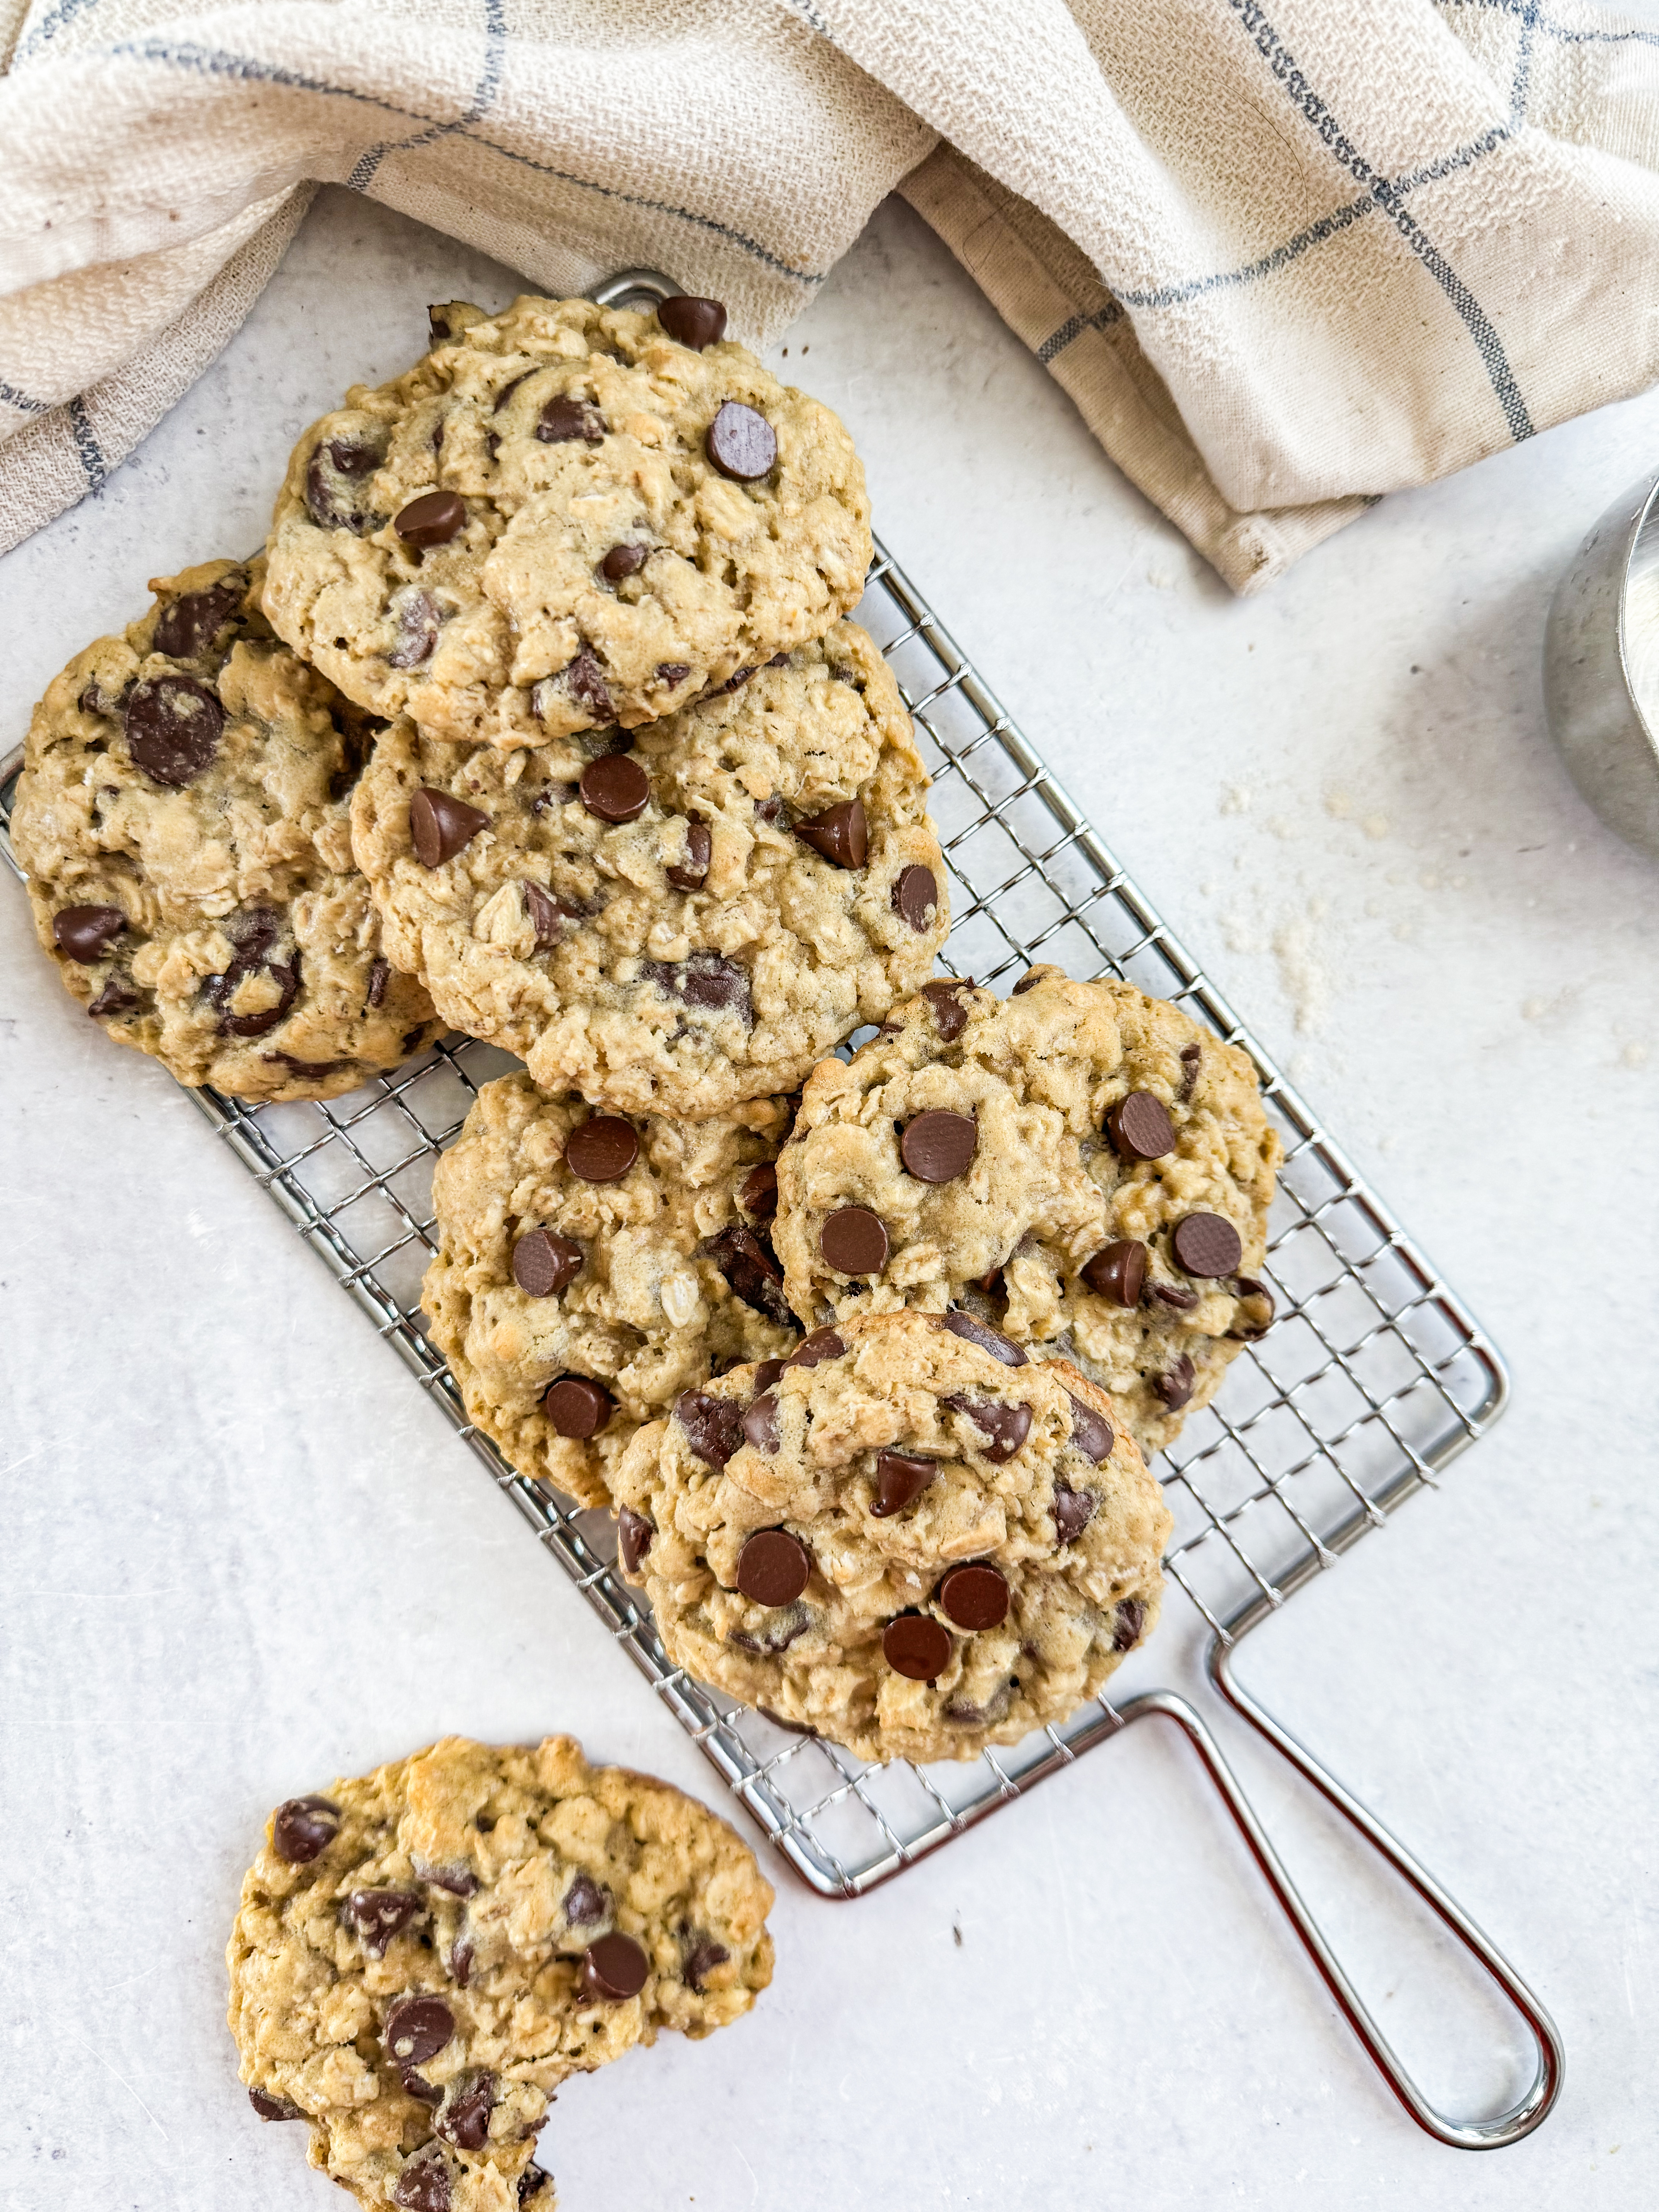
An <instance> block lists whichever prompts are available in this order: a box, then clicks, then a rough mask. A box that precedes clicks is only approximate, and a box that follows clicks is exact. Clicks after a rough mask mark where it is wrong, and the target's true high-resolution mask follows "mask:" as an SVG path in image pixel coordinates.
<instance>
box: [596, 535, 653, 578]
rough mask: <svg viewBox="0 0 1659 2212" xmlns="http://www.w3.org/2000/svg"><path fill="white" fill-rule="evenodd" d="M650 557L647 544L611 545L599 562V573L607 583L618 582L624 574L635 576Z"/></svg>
mask: <svg viewBox="0 0 1659 2212" xmlns="http://www.w3.org/2000/svg"><path fill="white" fill-rule="evenodd" d="M650 558H651V548H650V547H649V546H648V545H613V546H612V547H611V550H610V551H609V552H608V553H607V554H606V555H605V558H604V560H603V561H601V562H600V563H599V574H600V575H602V576H603V577H604V578H605V580H606V582H607V583H611V584H620V583H621V582H622V580H623V578H624V577H625V576H637V575H638V574H639V573H640V570H641V568H644V566H645V564H646V562H647V561H648V560H649V559H650Z"/></svg>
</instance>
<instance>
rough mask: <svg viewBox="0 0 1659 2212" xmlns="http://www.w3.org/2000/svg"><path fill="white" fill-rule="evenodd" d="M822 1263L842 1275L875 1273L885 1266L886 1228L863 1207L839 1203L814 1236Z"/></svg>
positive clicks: (878, 1217) (879, 1218) (875, 1216)
mask: <svg viewBox="0 0 1659 2212" xmlns="http://www.w3.org/2000/svg"><path fill="white" fill-rule="evenodd" d="M818 1249H819V1251H820V1252H821V1253H822V1254H823V1259H824V1264H825V1265H826V1266H827V1267H833V1268H834V1269H835V1270H836V1273H837V1274H842V1275H878V1274H880V1273H881V1271H882V1269H883V1268H884V1267H885V1266H886V1265H887V1249H888V1246H887V1231H886V1229H885V1228H884V1225H883V1223H882V1220H881V1217H880V1215H879V1214H876V1213H872V1212H871V1211H870V1209H869V1207H868V1206H842V1207H840V1208H839V1209H838V1210H837V1211H836V1212H834V1213H832V1214H831V1215H830V1216H829V1218H828V1219H827V1220H826V1221H825V1223H824V1225H823V1229H822V1230H821V1231H820V1232H819V1235H818Z"/></svg>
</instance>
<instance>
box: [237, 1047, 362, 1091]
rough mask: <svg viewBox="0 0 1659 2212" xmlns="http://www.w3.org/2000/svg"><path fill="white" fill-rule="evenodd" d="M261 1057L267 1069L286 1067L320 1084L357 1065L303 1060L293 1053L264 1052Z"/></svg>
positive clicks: (346, 1062) (346, 1061) (309, 1081)
mask: <svg viewBox="0 0 1659 2212" xmlns="http://www.w3.org/2000/svg"><path fill="white" fill-rule="evenodd" d="M259 1057H260V1059H261V1060H264V1064H265V1066H267V1067H286V1068H288V1069H289V1071H290V1072H291V1073H293V1074H295V1075H300V1076H303V1077H304V1078H305V1079H306V1081H307V1083H320V1082H321V1081H322V1080H323V1079H324V1077H325V1076H327V1075H338V1074H340V1073H342V1072H343V1070H344V1069H346V1068H348V1067H351V1066H355V1065H356V1063H355V1062H354V1061H352V1060H301V1058H300V1057H299V1056H298V1054H295V1053H291V1052H262V1053H261V1054H259Z"/></svg>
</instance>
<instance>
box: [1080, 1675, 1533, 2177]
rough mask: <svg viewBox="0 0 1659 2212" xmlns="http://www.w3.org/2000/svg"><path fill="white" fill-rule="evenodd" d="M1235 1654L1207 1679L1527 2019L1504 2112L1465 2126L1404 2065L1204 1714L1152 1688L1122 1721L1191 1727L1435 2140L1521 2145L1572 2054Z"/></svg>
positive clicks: (1487, 1944) (1279, 1889)
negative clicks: (1300, 1738)
mask: <svg viewBox="0 0 1659 2212" xmlns="http://www.w3.org/2000/svg"><path fill="white" fill-rule="evenodd" d="M1232 1658H1233V1654H1232V1649H1231V1646H1230V1645H1228V1644H1223V1643H1222V1642H1221V1641H1220V1640H1219V1639H1216V1640H1215V1641H1214V1642H1212V1644H1211V1646H1210V1653H1209V1673H1210V1679H1211V1680H1212V1682H1213V1683H1214V1685H1215V1687H1216V1689H1217V1690H1218V1692H1219V1693H1220V1695H1221V1696H1222V1697H1224V1698H1225V1699H1226V1701H1227V1703H1228V1704H1229V1705H1231V1707H1232V1708H1233V1710H1234V1711H1235V1712H1237V1714H1238V1715H1239V1716H1240V1717H1241V1718H1243V1719H1244V1720H1246V1721H1248V1722H1249V1724H1250V1726H1251V1727H1252V1728H1253V1729H1255V1730H1256V1732H1257V1734H1258V1735H1261V1736H1263V1737H1265V1738H1266V1740H1267V1741H1268V1742H1269V1743H1270V1744H1272V1746H1273V1748H1274V1750H1275V1751H1277V1752H1279V1753H1281V1754H1282V1755H1283V1756H1284V1757H1285V1759H1288V1760H1289V1762H1290V1763H1291V1765H1292V1766H1294V1767H1295V1768H1296V1770H1297V1772H1298V1773H1299V1774H1301V1775H1302V1776H1303V1777H1304V1779H1305V1780H1307V1781H1308V1782H1310V1783H1311V1784H1312V1785H1313V1787H1314V1788H1315V1789H1316V1790H1318V1792H1319V1794H1320V1796H1322V1797H1323V1798H1324V1799H1325V1801H1326V1802H1327V1803H1328V1804H1330V1805H1332V1806H1334V1808H1336V1810H1337V1811H1338V1812H1339V1813H1340V1814H1341V1815H1342V1816H1343V1818H1344V1819H1345V1820H1346V1821H1347V1822H1348V1823H1349V1825H1350V1826H1352V1827H1353V1828H1354V1829H1356V1830H1357V1831H1358V1833H1359V1834H1360V1835H1362V1836H1363V1837H1364V1839H1365V1841H1366V1842H1367V1843H1368V1844H1370V1845H1371V1847H1372V1849H1373V1850H1376V1851H1377V1852H1379V1853H1380V1854H1381V1856H1382V1857H1383V1858H1384V1859H1386V1860H1387V1861H1388V1863H1389V1865H1390V1866H1391V1867H1392V1868H1393V1869H1394V1870H1395V1873H1396V1874H1398V1875H1400V1876H1401V1879H1402V1880H1403V1881H1406V1882H1407V1883H1408V1884H1409V1885H1410V1887H1412V1888H1413V1890H1414V1891H1415V1892H1416V1893H1417V1894H1418V1896H1419V1897H1420V1898H1421V1899H1423V1901H1424V1903H1425V1905H1428V1906H1429V1907H1430V1908H1431V1910H1432V1911H1433V1912H1434V1913H1435V1914H1436V1915H1437V1917H1438V1918H1439V1919H1440V1920H1441V1921H1442V1922H1443V1924H1444V1925H1445V1927H1446V1928H1447V1929H1449V1931H1450V1932H1451V1934H1452V1935H1453V1936H1455V1937H1456V1939H1457V1941H1458V1942H1460V1943H1461V1944H1462V1946H1463V1948H1464V1949H1465V1950H1466V1951H1468V1953H1469V1954H1471V1956H1473V1957H1474V1959H1476V1960H1478V1961H1479V1962H1480V1965H1481V1966H1483V1967H1484V1968H1485V1969H1486V1972H1487V1973H1488V1974H1489V1975H1490V1976H1491V1977H1492V1980H1493V1981H1495V1982H1496V1983H1497V1984H1498V1988H1499V1989H1500V1990H1502V1991H1503V1992H1504V1996H1506V1997H1507V1998H1508V1999H1509V2001H1510V2003H1511V2004H1512V2005H1513V2006H1514V2008H1515V2009H1516V2012H1518V2013H1519V2014H1520V2015H1521V2017H1522V2020H1523V2021H1525V2023H1526V2026H1527V2028H1528V2032H1529V2033H1530V2034H1531V2036H1532V2039H1533V2041H1534V2045H1535V2047H1536V2049H1537V2052H1538V2064H1537V2068H1536V2070H1535V2071H1534V2075H1533V2079H1532V2083H1531V2086H1530V2087H1528V2090H1527V2092H1526V2093H1525V2094H1524V2095H1523V2096H1522V2098H1521V2099H1520V2100H1519V2101H1518V2102H1517V2103H1516V2104H1514V2105H1511V2106H1510V2108H1509V2109H1508V2111H1507V2112H1499V2113H1498V2114H1497V2115H1496V2116H1495V2117H1494V2118H1492V2119H1488V2120H1471V2121H1466V2122H1462V2123H1459V2122H1458V2121H1455V2120H1450V2119H1448V2118H1446V2116H1445V2114H1444V2113H1443V2112H1437V2110H1436V2109H1435V2107H1434V2106H1432V2105H1431V2103H1430V2102H1429V2100H1428V2099H1427V2098H1426V2097H1425V2095H1424V2094H1423V2092H1422V2091H1421V2090H1420V2089H1419V2087H1418V2086H1417V2084H1416V2082H1415V2081H1413V2079H1412V2077H1411V2075H1409V2074H1408V2073H1407V2071H1406V2069H1405V2066H1404V2065H1403V2063H1401V2059H1400V2057H1399V2055H1398V2053H1397V2052H1396V2051H1395V2049H1394V2046H1393V2045H1391V2044H1390V2043H1389V2039H1388V2037H1387V2036H1386V2035H1384V2033H1383V2030H1382V2027H1380V2026H1379V2024H1378V2022H1377V2021H1376V2016H1375V2015H1373V2013H1372V2012H1371V2010H1370V2007H1369V2006H1368V2005H1367V2004H1366V2003H1365V2001H1364V1998H1363V1997H1362V1996H1360V1995H1359V1992H1358V1990H1356V1989H1355V1987H1354V1985H1353V1984H1352V1982H1351V1981H1350V1980H1349V1978H1348V1976H1347V1973H1346V1971H1345V1970H1344V1967H1343V1966H1342V1962H1341V1960H1340V1959H1339V1958H1338V1957H1337V1955H1336V1954H1335V1952H1334V1951H1333V1950H1332V1948H1331V1947H1330V1945H1329V1943H1328V1942H1327V1941H1326V1938H1325V1936H1324V1932H1323V1930H1322V1929H1321V1927H1320V1925H1319V1923H1318V1922H1317V1921H1316V1919H1315V1918H1314V1917H1313V1915H1312V1913H1311V1912H1310V1911H1309V1910H1308V1907H1307V1905H1306V1903H1305V1902H1304V1899H1303V1897H1302V1895H1301V1893H1300V1892H1299V1891H1298V1889H1297V1886H1296V1884H1295V1882H1294V1881H1292V1880H1291V1875H1290V1872H1289V1869H1287V1868H1286V1866H1285V1862H1284V1861H1283V1859H1281V1858H1280V1857H1279V1852H1278V1850H1277V1849H1276V1848H1275V1846H1274V1844H1273V1838H1271V1837H1270V1836H1269V1835H1268V1833H1267V1830H1266V1828H1264V1827H1263V1826H1262V1825H1261V1820H1260V1818H1259V1817H1258V1815H1257V1814H1256V1811H1255V1807H1254V1806H1253V1805H1252V1804H1251V1803H1250V1801H1249V1798H1248V1797H1247V1796H1245V1794H1244V1790H1243V1787H1242V1785H1241V1784H1240V1782H1239V1779H1238V1777H1237V1775H1236V1774H1235V1773H1234V1771H1233V1770H1232V1768H1231V1766H1230V1765H1228V1763H1227V1760H1226V1758H1225V1755H1224V1753H1223V1752H1222V1749H1221V1747H1220V1745H1219V1744H1218V1742H1217V1741H1216V1740H1215V1737H1214V1736H1213V1735H1212V1734H1211V1732H1210V1729H1209V1728H1208V1727H1207V1726H1206V1723H1205V1722H1204V1719H1203V1717H1202V1716H1201V1715H1200V1713H1198V1712H1197V1711H1195V1709H1194V1707H1193V1706H1192V1705H1189V1704H1188V1701H1187V1699H1185V1698H1182V1697H1177V1696H1176V1694H1175V1693H1174V1692H1172V1691H1169V1690H1153V1691H1149V1692H1147V1693H1146V1695H1145V1696H1143V1697H1139V1698H1134V1699H1131V1700H1130V1701H1129V1702H1128V1703H1127V1704H1126V1705H1123V1706H1121V1708H1120V1714H1121V1719H1122V1722H1123V1723H1124V1725H1125V1726H1126V1727H1127V1725H1128V1724H1129V1723H1132V1722H1133V1721H1138V1720H1145V1719H1149V1718H1161V1719H1164V1720H1171V1721H1174V1722H1175V1723H1176V1726H1177V1727H1178V1728H1180V1729H1183V1730H1184V1731H1185V1733H1186V1735H1187V1737H1188V1741H1190V1742H1191V1744H1192V1746H1193V1748H1194V1750H1195V1751H1196V1752H1197V1753H1198V1755H1199V1757H1200V1759H1202V1760H1203V1762H1204V1765H1205V1767H1206V1770H1207V1771H1208V1773H1209V1777H1210V1779H1211V1781H1212V1782H1213V1783H1214V1784H1215V1786H1216V1788H1217V1790H1218V1791H1219V1792H1220V1794H1221V1797H1222V1800H1223V1802H1225V1805H1226V1808H1227V1810H1228V1811H1229V1812H1230V1813H1231V1815H1232V1817H1233V1820H1234V1821H1235V1822H1236V1823H1237V1827H1238V1831H1239V1832H1240V1834H1241V1835H1242V1836H1243V1838H1244V1841H1245V1843H1246V1844H1247V1845H1248V1847H1249V1852H1250V1856H1251V1857H1253V1858H1254V1859H1255V1863H1256V1864H1257V1866H1258V1867H1259V1868H1260V1869H1261V1873H1262V1875H1263V1876H1264V1878H1265V1880H1266V1881H1267V1887H1269V1888H1270V1889H1271V1890H1272V1891H1273V1895H1274V1896H1275V1897H1276V1898H1277V1899H1278V1900H1279V1905H1281V1906H1282V1908H1283V1909H1284V1911H1285V1917H1286V1918H1287V1919H1288V1920H1289V1921H1290V1923H1291V1926H1292V1927H1293V1928H1294V1929H1296V1932H1297V1935H1298V1936H1300V1937H1301V1939H1302V1942H1303V1945H1304V1948H1305V1949H1306V1951H1307V1953H1308V1955H1309V1957H1310V1959H1311V1960H1313V1963H1314V1966H1315V1968H1316V1971H1317V1972H1318V1974H1319V1977H1320V1978H1321V1980H1322V1982H1323V1983H1324V1984H1325V1986H1326V1988H1327V1989H1328V1990H1329V1991H1330V1993H1331V1995H1332V1996H1333V1997H1334V1999H1335V2001H1336V2005H1337V2009H1338V2010H1339V2011H1340V2013H1341V2015H1342V2016H1343V2018H1344V2019H1345V2020H1346V2021H1347V2023H1348V2025H1349V2027H1351V2028H1352V2030H1353V2032H1354V2033H1355V2034H1356V2035H1357V2036H1358V2038H1359V2040H1360V2042H1361V2043H1362V2044H1363V2045H1364V2047H1365V2050H1366V2052H1367V2054H1368V2055H1369V2056H1370V2059H1371V2061H1372V2063H1374V2064H1375V2065H1376V2068H1377V2069H1378V2071H1379V2072H1380V2073H1381V2074H1382V2075H1383V2080H1384V2081H1387V2083H1388V2085H1389V2087H1390V2088H1391V2089H1392V2090H1393V2091H1394V2093H1395V2096H1396V2097H1398V2098H1399V2100H1400V2101H1401V2104H1402V2105H1403V2106H1405V2108H1406V2110H1407V2112H1409V2113H1410V2115H1411V2117H1412V2118H1413V2119H1414V2120H1415V2121H1416V2123H1417V2124H1418V2126H1419V2127H1420V2128H1421V2129H1423V2130H1424V2131H1425V2133H1426V2134H1428V2135H1431V2136H1433V2137H1434V2138H1435V2140H1436V2141H1437V2142H1443V2143H1447V2144H1449V2146H1450V2147H1451V2148H1453V2149H1454V2150H1502V2149H1503V2148H1504V2147H1505V2146H1506V2145H1508V2144H1510V2143H1514V2142H1520V2141H1521V2139H1522V2136H1528V2135H1530V2134H1531V2133H1532V2131H1533V2130H1534V2128H1536V2127H1538V2126H1540V2125H1541V2124H1542V2123H1543V2122H1544V2121H1545V2120H1546V2119H1547V2118H1548V2117H1549V2114H1550V2112H1551V2109H1552V2107H1553V2106H1554V2103H1555V2100H1556V2099H1557V2098H1558V2097H1559V2095H1560V2093H1561V2085H1562V2082H1563V2081H1564V2080H1565V2069H1566V2054H1565V2051H1564V2049H1563V2047H1562V2043H1561V2038H1560V2035H1559V2033H1558V2031H1557V2029H1556V2026H1555V2022H1554V2021H1553V2020H1552V2019H1551V2018H1550V2016H1549V2015H1548V2013H1547V2011H1546V2010H1545V2009H1544V2007H1543V2006H1542V2004H1541V2002H1539V2000H1538V1998H1537V1997H1536V1996H1535V1995H1534V1993H1533V1991H1532V1990H1530V1989H1529V1988H1528V1985H1527V1984H1526V1983H1525V1982H1523V1981H1522V1978H1521V1977H1520V1975H1519V1974H1518V1973H1517V1972H1516V1970H1515V1968H1514V1967H1513V1966H1511V1965H1510V1962H1509V1960H1507V1959H1506V1958H1505V1957H1504V1954H1503V1953H1502V1952H1501V1951H1499V1950H1498V1948H1497V1946H1496V1945H1495V1944H1494V1943H1493V1942H1492V1939H1491V1937H1490V1936H1487V1935H1486V1933H1485V1931H1484V1930H1483V1929H1481V1928H1480V1927H1479V1926H1478V1925H1477V1924H1476V1923H1475V1922H1474V1920H1472V1919H1471V1918H1470V1917H1469V1915H1468V1913H1467V1912H1465V1911H1464V1910H1463V1908H1462V1905H1459V1904H1458V1902H1457V1901H1456V1899H1455V1898H1454V1897H1452V1896H1450V1895H1449V1893H1448V1892H1447V1891H1446V1890H1445V1889H1444V1888H1443V1887H1442V1886H1441V1884H1440V1883H1439V1882H1437V1881H1436V1880H1435V1878H1434V1876H1433V1875H1431V1873H1430V1872H1429V1870H1428V1869H1427V1868H1426V1867H1425V1866H1424V1865H1423V1864H1422V1863H1421V1861H1420V1860H1419V1859H1417V1858H1415V1857H1413V1855H1412V1853H1411V1852H1410V1851H1408V1850H1407V1849H1406V1846H1405V1845H1404V1844H1402V1843H1401V1841H1400V1839H1399V1838H1398V1837H1397V1836H1394V1835H1391V1834H1390V1833H1389V1830H1388V1829H1387V1828H1385V1827H1384V1826H1383V1823H1382V1822H1381V1821H1380V1820H1377V1819H1376V1815H1375V1814H1372V1813H1370V1812H1368V1811H1367V1810H1366V1808H1365V1807H1364V1805H1362V1804H1361V1803H1360V1802H1359V1801H1358V1798H1357V1797H1355V1796H1352V1794H1351V1793H1350V1792H1349V1791H1348V1790H1345V1789H1344V1788H1343V1786H1342V1784H1340V1782H1339V1781H1338V1780H1337V1779H1336V1778H1335V1776H1334V1775H1333V1774H1330V1773H1328V1772H1327V1771H1326V1770H1325V1768H1324V1767H1322V1765H1320V1764H1319V1762H1318V1760H1317V1759H1315V1757H1314V1756H1313V1754H1312V1753H1311V1752H1310V1751H1309V1750H1308V1748H1307V1747H1306V1746H1305V1745H1304V1744H1301V1743H1298V1742H1297V1740H1296V1738H1295V1737H1294V1736H1293V1735H1291V1734H1290V1732H1289V1730H1288V1729H1284V1728H1281V1727H1280V1726H1279V1723H1278V1722H1277V1721H1276V1720H1274V1718H1273V1716H1272V1714H1271V1713H1268V1712H1267V1711H1264V1710H1263V1709H1262V1707H1261V1705H1258V1704H1257V1703H1256V1702H1255V1699H1254V1698H1252V1697H1251V1696H1250V1694H1249V1692H1248V1691H1247V1690H1245V1689H1244V1688H1243V1686H1241V1684H1240V1683H1239V1682H1238V1681H1237V1679H1236V1677H1235V1676H1234V1674H1233V1672H1232Z"/></svg>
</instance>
